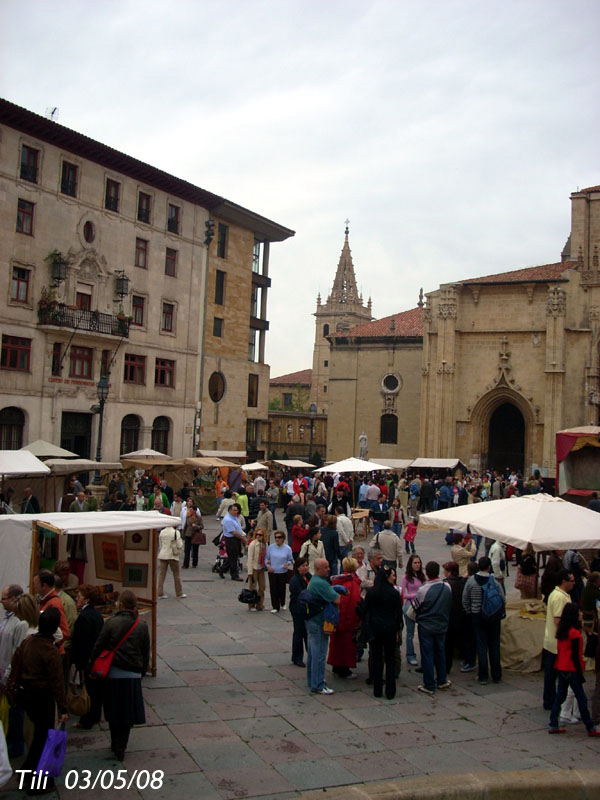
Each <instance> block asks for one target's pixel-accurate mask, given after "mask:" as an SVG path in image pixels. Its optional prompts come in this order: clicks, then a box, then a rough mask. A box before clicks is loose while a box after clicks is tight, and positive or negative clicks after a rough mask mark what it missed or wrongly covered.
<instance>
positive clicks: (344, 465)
mask: <svg viewBox="0 0 600 800" xmlns="http://www.w3.org/2000/svg"><path fill="white" fill-rule="evenodd" d="M387 469H388V467H386V466H385V465H384V464H375V463H373V462H372V461H365V460H364V459H363V458H354V457H352V458H345V459H344V460H343V461H335V462H334V463H333V464H327V466H325V467H320V468H319V469H315V470H313V472H381V471H382V470H387Z"/></svg>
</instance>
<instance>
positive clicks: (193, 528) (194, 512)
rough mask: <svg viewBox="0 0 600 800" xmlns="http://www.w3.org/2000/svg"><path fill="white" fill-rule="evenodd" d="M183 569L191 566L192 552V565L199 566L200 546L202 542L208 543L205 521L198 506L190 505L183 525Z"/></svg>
mask: <svg viewBox="0 0 600 800" xmlns="http://www.w3.org/2000/svg"><path fill="white" fill-rule="evenodd" d="M183 540H184V553H183V569H187V568H188V567H189V566H190V553H191V556H192V566H194V567H197V566H198V548H199V547H200V545H201V544H206V534H205V533H204V521H203V520H202V515H201V514H200V511H199V510H198V508H197V506H195V505H190V506H189V507H188V510H187V514H186V517H185V525H184V526H183Z"/></svg>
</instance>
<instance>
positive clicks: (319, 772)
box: [275, 758, 357, 790]
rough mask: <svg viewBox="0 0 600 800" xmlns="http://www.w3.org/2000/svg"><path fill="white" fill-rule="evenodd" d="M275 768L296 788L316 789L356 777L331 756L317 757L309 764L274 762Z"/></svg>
mask: <svg viewBox="0 0 600 800" xmlns="http://www.w3.org/2000/svg"><path fill="white" fill-rule="evenodd" d="M275 768H276V769H277V771H278V772H280V773H281V774H282V775H283V776H284V777H285V778H286V779H287V780H288V781H289V782H290V784H291V785H292V786H294V787H295V788H296V789H300V790H305V789H316V788H318V787H320V786H340V785H343V784H349V783H356V781H357V777H356V775H355V774H354V773H353V772H350V771H349V770H348V769H346V768H345V767H344V766H343V765H342V764H339V763H338V762H337V761H336V760H335V759H333V758H317V759H314V760H311V762H310V765H308V764H305V763H304V762H300V761H288V762H286V763H282V764H276V765H275Z"/></svg>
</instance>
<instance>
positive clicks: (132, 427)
mask: <svg viewBox="0 0 600 800" xmlns="http://www.w3.org/2000/svg"><path fill="white" fill-rule="evenodd" d="M139 438H140V418H139V417H138V416H136V415H135V414H127V416H126V417H123V420H122V422H121V449H120V450H119V453H121V454H122V453H133V452H135V451H136V450H138V449H139V446H140V445H139Z"/></svg>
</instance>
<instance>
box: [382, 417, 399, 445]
mask: <svg viewBox="0 0 600 800" xmlns="http://www.w3.org/2000/svg"><path fill="white" fill-rule="evenodd" d="M379 441H380V443H381V444H398V417H397V416H396V415H395V414H383V415H382V417H381V427H380V432H379Z"/></svg>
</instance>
